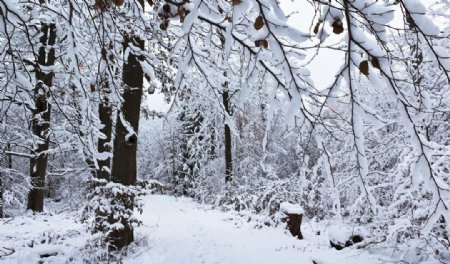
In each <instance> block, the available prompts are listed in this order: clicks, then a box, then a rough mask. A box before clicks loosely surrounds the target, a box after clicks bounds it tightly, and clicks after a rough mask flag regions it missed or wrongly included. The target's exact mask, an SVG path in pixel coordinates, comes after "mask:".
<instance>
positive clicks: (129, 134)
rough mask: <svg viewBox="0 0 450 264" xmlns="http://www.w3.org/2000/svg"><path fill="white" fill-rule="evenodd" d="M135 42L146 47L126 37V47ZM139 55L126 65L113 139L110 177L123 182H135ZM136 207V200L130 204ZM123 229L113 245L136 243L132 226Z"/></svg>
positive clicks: (113, 236)
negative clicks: (134, 203)
mask: <svg viewBox="0 0 450 264" xmlns="http://www.w3.org/2000/svg"><path fill="white" fill-rule="evenodd" d="M130 45H133V46H135V47H137V48H139V49H141V50H143V49H144V41H143V40H141V39H139V38H138V37H136V36H131V37H129V38H126V39H125V43H124V49H126V48H127V47H129V46H130ZM139 59H140V58H139V56H138V54H134V52H132V51H131V50H130V53H129V55H128V58H125V63H124V65H123V76H122V78H123V85H124V92H123V95H122V97H123V100H124V101H123V103H122V107H121V109H120V110H119V111H118V114H117V122H116V129H115V132H116V133H115V138H114V151H113V164H112V172H111V173H112V174H111V179H112V181H113V182H117V183H121V184H124V185H134V184H135V183H136V151H137V133H138V128H139V115H140V106H141V96H142V85H143V77H144V75H143V70H142V67H141V65H140V63H139ZM127 206H129V209H132V208H133V203H131V204H129V205H127ZM122 224H123V225H124V228H123V229H120V230H115V231H114V232H112V234H111V241H112V243H113V246H114V247H116V248H117V249H120V248H122V247H124V246H127V245H129V244H130V243H131V242H133V239H134V238H133V229H132V227H131V226H129V225H128V223H122Z"/></svg>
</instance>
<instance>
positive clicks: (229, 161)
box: [222, 84, 233, 183]
mask: <svg viewBox="0 0 450 264" xmlns="http://www.w3.org/2000/svg"><path fill="white" fill-rule="evenodd" d="M225 86H226V84H225ZM222 100H223V105H224V107H225V111H226V112H227V114H228V115H231V114H230V96H229V93H228V90H227V89H225V90H224V91H223V93H222ZM232 180H233V157H232V152H231V130H230V126H228V124H225V182H227V183H228V182H231V181H232Z"/></svg>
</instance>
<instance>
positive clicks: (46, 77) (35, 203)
mask: <svg viewBox="0 0 450 264" xmlns="http://www.w3.org/2000/svg"><path fill="white" fill-rule="evenodd" d="M41 34H42V36H41V38H40V43H41V47H40V48H39V54H38V67H36V82H37V83H36V87H35V89H34V102H35V109H34V111H33V120H32V131H33V135H34V136H35V137H36V138H37V139H38V141H37V143H36V144H35V146H34V150H33V153H32V154H33V157H32V158H31V159H30V174H31V190H30V192H29V193H28V209H31V210H33V211H35V212H42V210H43V209H44V187H45V174H46V172H47V160H48V156H47V153H46V152H47V151H48V146H49V142H50V112H51V105H50V104H49V102H48V95H49V89H50V87H51V86H52V81H53V72H51V71H50V72H49V71H47V70H46V69H45V67H48V66H52V65H54V63H55V49H54V48H53V45H55V40H56V25H55V24H44V23H43V24H42V27H41ZM48 46H49V47H51V48H50V49H49V52H48V54H47V52H46V48H47V47H48Z"/></svg>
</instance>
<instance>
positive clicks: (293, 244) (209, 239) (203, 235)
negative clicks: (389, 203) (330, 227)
mask: <svg viewBox="0 0 450 264" xmlns="http://www.w3.org/2000/svg"><path fill="white" fill-rule="evenodd" d="M139 218H140V219H141V220H142V221H143V225H142V226H141V227H139V228H137V229H136V240H144V241H146V242H145V243H144V244H146V246H145V247H144V248H142V251H141V252H137V253H136V254H134V255H131V256H128V257H126V258H125V263H133V264H134V263H146V264H160V263H161V264H163V263H164V264H197V263H199V264H200V263H205V264H215V263H218V264H219V263H220V264H228V263H229V264H239V263H242V264H253V263H254V264H265V263H267V264H274V263H277V264H284V263H286V264H288V263H289V264H291V263H292V264H294V263H298V264H310V263H313V260H314V261H315V263H317V264H326V263H358V264H360V263H383V262H384V261H383V260H382V259H385V258H383V257H382V256H380V255H372V254H369V253H368V252H367V251H361V250H356V249H353V248H347V249H344V250H342V251H337V250H335V249H332V248H330V247H329V244H327V239H326V238H325V237H324V236H316V235H313V233H312V232H308V231H307V230H305V231H306V232H304V235H305V240H297V239H295V238H293V237H292V236H291V235H290V234H288V233H286V232H285V231H284V230H283V229H281V228H273V227H262V228H261V229H257V228H255V222H247V221H245V220H244V218H241V217H238V216H237V215H236V213H233V212H222V211H219V210H210V209H207V208H206V207H204V206H201V205H199V204H197V203H195V202H193V201H192V200H191V199H188V198H176V197H170V196H163V195H149V196H146V197H145V198H144V212H143V214H142V215H141V216H139Z"/></svg>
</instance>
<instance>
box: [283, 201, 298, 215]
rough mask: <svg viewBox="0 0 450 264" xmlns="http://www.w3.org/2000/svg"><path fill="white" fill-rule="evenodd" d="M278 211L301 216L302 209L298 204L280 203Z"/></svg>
mask: <svg viewBox="0 0 450 264" xmlns="http://www.w3.org/2000/svg"><path fill="white" fill-rule="evenodd" d="M280 210H281V211H282V212H285V213H288V214H303V208H302V207H301V206H300V205H299V204H293V203H288V202H283V203H281V204H280Z"/></svg>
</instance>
